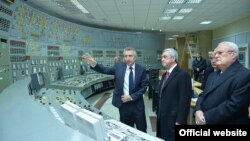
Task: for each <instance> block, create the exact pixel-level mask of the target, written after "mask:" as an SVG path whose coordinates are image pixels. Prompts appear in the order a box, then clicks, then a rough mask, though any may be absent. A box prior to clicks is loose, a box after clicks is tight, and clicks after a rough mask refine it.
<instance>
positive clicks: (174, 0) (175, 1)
mask: <svg viewBox="0 0 250 141" xmlns="http://www.w3.org/2000/svg"><path fill="white" fill-rule="evenodd" d="M185 1H186V0H170V1H169V2H168V4H183V3H184V2H185Z"/></svg>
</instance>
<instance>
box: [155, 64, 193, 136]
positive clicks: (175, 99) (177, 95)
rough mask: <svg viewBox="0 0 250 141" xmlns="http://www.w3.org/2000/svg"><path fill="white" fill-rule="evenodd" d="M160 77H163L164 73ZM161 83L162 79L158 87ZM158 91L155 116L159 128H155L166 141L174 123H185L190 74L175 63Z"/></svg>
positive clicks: (189, 90) (189, 95)
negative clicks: (158, 120)
mask: <svg viewBox="0 0 250 141" xmlns="http://www.w3.org/2000/svg"><path fill="white" fill-rule="evenodd" d="M162 78H165V74H163V76H162ZM162 83H163V79H162V80H161V82H160V87H161V85H162ZM159 92H160V93H159V97H158V102H157V105H158V107H157V111H158V112H157V116H158V119H160V122H158V123H157V124H158V126H160V127H161V128H160V129H158V128H157V132H158V130H160V131H159V132H161V133H160V134H161V135H160V137H161V138H163V139H165V140H166V141H167V140H172V139H173V136H174V125H175V123H176V122H178V123H180V124H187V117H188V113H189V110H190V103H191V97H192V95H193V91H192V84H191V77H190V75H189V74H188V73H187V72H185V71H183V70H181V68H180V67H179V66H178V65H177V66H176V67H175V68H174V69H173V71H172V72H171V73H170V76H169V78H168V80H167V81H166V82H165V83H164V86H162V88H160V90H159Z"/></svg>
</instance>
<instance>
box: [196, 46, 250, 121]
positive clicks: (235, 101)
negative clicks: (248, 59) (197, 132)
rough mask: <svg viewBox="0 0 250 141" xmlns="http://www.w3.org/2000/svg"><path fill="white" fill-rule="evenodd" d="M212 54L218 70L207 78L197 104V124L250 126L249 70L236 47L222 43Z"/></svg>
mask: <svg viewBox="0 0 250 141" xmlns="http://www.w3.org/2000/svg"><path fill="white" fill-rule="evenodd" d="M214 55H215V56H214V57H215V59H216V62H215V65H216V66H217V67H218V69H219V70H217V71H216V72H214V73H212V74H211V75H210V76H209V77H208V80H207V84H206V86H205V89H204V92H203V93H202V94H201V95H200V96H199V98H198V100H197V102H196V107H195V110H194V115H195V122H196V124H198V125H204V124H250V123H249V121H250V120H249V117H248V107H249V105H250V70H249V69H247V68H245V67H244V66H243V65H241V64H240V63H239V61H238V56H239V48H238V46H237V45H236V44H235V43H232V42H221V43H220V44H219V45H218V46H217V47H216V48H215V50H214Z"/></svg>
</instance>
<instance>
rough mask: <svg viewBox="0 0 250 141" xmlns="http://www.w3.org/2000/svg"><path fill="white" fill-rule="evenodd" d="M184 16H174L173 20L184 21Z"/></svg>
mask: <svg viewBox="0 0 250 141" xmlns="http://www.w3.org/2000/svg"><path fill="white" fill-rule="evenodd" d="M183 18H184V16H174V17H173V19H172V20H182V19H183Z"/></svg>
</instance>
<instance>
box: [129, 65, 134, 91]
mask: <svg viewBox="0 0 250 141" xmlns="http://www.w3.org/2000/svg"><path fill="white" fill-rule="evenodd" d="M129 69H130V73H129V82H128V86H129V94H132V91H133V88H134V79H133V68H132V67H129Z"/></svg>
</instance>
